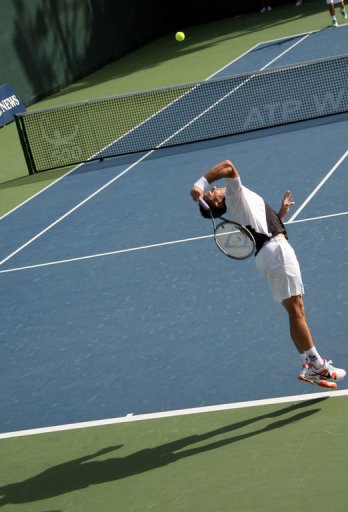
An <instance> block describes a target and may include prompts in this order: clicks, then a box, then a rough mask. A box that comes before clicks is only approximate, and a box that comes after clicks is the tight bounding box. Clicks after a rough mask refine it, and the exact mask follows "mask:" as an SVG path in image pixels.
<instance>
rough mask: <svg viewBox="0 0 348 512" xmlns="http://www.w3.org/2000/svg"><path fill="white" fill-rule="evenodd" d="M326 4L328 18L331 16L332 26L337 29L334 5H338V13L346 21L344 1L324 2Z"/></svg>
mask: <svg viewBox="0 0 348 512" xmlns="http://www.w3.org/2000/svg"><path fill="white" fill-rule="evenodd" d="M326 3H327V5H328V6H329V12H330V16H331V21H332V25H333V26H334V27H338V21H337V18H336V12H335V6H336V4H338V5H339V8H340V13H341V15H342V17H343V18H344V19H345V20H346V19H347V13H346V9H345V5H344V0H326Z"/></svg>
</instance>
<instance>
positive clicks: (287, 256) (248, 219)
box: [191, 160, 346, 388]
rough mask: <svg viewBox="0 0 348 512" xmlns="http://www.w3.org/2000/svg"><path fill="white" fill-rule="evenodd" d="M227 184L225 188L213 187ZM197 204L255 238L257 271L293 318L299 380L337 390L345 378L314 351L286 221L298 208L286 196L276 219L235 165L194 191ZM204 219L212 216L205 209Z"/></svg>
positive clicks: (217, 170) (224, 165) (225, 165)
mask: <svg viewBox="0 0 348 512" xmlns="http://www.w3.org/2000/svg"><path fill="white" fill-rule="evenodd" d="M222 178H224V179H225V187H223V188H217V187H215V186H214V187H212V188H210V185H211V184H212V183H213V182H215V181H217V180H220V179H222ZM191 196H192V198H193V199H194V201H200V200H201V199H204V200H205V201H206V202H207V203H208V205H209V206H210V209H211V212H212V214H213V216H214V217H220V216H221V215H223V214H225V213H227V215H228V217H230V219H231V220H233V221H235V222H238V223H239V224H242V225H244V226H246V227H248V229H249V230H250V231H251V232H252V233H253V235H254V238H255V242H256V266H257V268H258V270H259V272H260V273H261V274H262V275H263V276H264V277H265V278H266V279H267V281H268V283H269V285H270V288H271V290H272V294H273V299H274V300H275V301H278V302H280V303H281V304H282V305H283V306H284V308H285V309H286V311H287V312H288V315H289V321H290V335H291V338H292V340H293V342H294V344H295V347H296V348H297V350H298V352H299V354H300V357H301V359H302V369H301V372H300V374H299V375H298V379H299V380H303V381H305V382H309V383H311V384H316V385H318V386H322V387H325V388H336V387H337V384H336V382H337V381H340V380H342V379H343V378H344V377H345V375H346V372H345V370H343V369H340V368H335V367H334V366H332V364H331V361H327V360H326V359H323V358H322V357H321V356H320V355H319V353H318V351H317V349H316V348H315V346H314V343H313V339H312V336H311V332H310V329H309V327H308V324H307V320H306V316H305V311H304V304H303V300H302V294H303V292H304V289H303V284H302V278H301V271H300V266H299V263H298V261H297V258H296V255H295V252H294V250H293V248H292V247H291V245H290V244H289V242H288V240H287V238H288V236H287V232H286V229H285V226H284V224H283V220H284V218H285V216H286V215H287V213H288V212H289V209H290V206H292V205H293V204H294V202H293V200H292V197H291V193H290V191H287V192H286V193H285V195H284V198H283V200H282V204H281V207H280V210H279V212H278V213H276V212H275V211H274V210H273V209H272V208H271V207H270V206H269V205H268V204H267V203H265V201H264V200H263V199H262V197H260V196H259V195H258V194H256V193H255V192H253V191H251V190H249V189H248V188H246V187H244V185H242V183H241V179H240V176H239V174H238V171H237V169H236V167H235V166H234V165H233V163H232V162H231V161H230V160H224V161H223V162H220V163H219V164H217V165H215V166H213V167H212V168H211V169H210V170H209V171H208V172H207V173H206V174H205V175H204V176H202V177H201V178H200V179H199V180H198V181H196V183H195V184H194V185H193V187H192V190H191ZM200 210H201V214H202V215H203V216H204V217H207V218H210V213H209V212H207V211H206V210H205V209H204V208H203V207H201V206H200Z"/></svg>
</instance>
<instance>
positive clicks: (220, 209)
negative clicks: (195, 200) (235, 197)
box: [199, 199, 226, 219]
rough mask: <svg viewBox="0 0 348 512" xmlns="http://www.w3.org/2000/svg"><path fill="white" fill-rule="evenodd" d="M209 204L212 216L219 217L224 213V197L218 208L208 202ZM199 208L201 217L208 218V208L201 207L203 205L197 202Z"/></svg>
mask: <svg viewBox="0 0 348 512" xmlns="http://www.w3.org/2000/svg"><path fill="white" fill-rule="evenodd" d="M207 202H208V201H207ZM209 206H210V212H211V213H212V215H213V217H214V218H217V217H221V216H222V215H223V214H224V213H226V203H225V199H224V200H223V203H222V205H221V206H220V207H218V208H213V207H212V206H211V205H210V204H209ZM199 210H200V212H201V215H202V217H204V218H205V219H210V212H209V211H208V210H206V209H205V208H203V206H202V205H201V204H199Z"/></svg>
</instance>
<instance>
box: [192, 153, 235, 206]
mask: <svg viewBox="0 0 348 512" xmlns="http://www.w3.org/2000/svg"><path fill="white" fill-rule="evenodd" d="M238 176H239V174H238V171H237V169H236V167H235V166H234V165H233V163H232V162H231V161H230V160H223V161H222V162H220V163H218V164H216V165H214V166H213V167H212V168H211V169H209V171H207V172H206V173H205V174H204V176H202V177H201V178H199V180H197V181H196V183H195V184H194V185H193V187H192V189H191V196H192V198H193V200H194V201H200V200H201V199H203V195H204V192H206V191H207V190H208V188H209V185H210V184H211V183H213V182H214V181H218V180H221V179H222V178H237V177H238Z"/></svg>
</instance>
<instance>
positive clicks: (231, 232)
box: [215, 222, 255, 259]
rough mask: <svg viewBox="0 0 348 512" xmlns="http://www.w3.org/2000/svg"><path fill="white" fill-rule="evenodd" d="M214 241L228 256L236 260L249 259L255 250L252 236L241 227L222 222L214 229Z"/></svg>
mask: <svg viewBox="0 0 348 512" xmlns="http://www.w3.org/2000/svg"><path fill="white" fill-rule="evenodd" d="M215 241H216V243H217V245H218V247H219V248H220V249H221V250H222V251H223V252H224V253H225V254H227V255H228V256H231V257H232V258H236V259H244V258H247V257H249V256H250V255H251V254H252V253H253V252H254V250H255V243H254V240H253V238H252V236H251V235H250V234H249V233H248V231H247V230H246V229H244V228H243V226H238V227H237V226H236V225H234V224H232V223H230V222H222V223H221V224H219V225H218V226H217V227H216V229H215Z"/></svg>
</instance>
